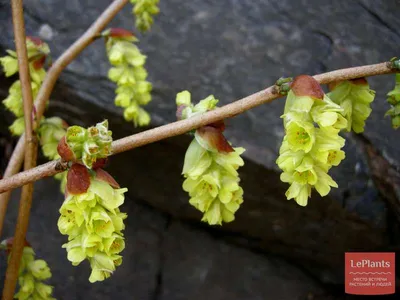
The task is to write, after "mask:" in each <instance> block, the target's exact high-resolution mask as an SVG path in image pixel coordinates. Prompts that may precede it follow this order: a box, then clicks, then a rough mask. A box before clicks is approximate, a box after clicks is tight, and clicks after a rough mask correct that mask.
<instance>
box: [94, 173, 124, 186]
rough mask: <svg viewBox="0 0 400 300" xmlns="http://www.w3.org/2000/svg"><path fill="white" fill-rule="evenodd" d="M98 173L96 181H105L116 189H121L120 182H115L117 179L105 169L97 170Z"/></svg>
mask: <svg viewBox="0 0 400 300" xmlns="http://www.w3.org/2000/svg"><path fill="white" fill-rule="evenodd" d="M95 172H96V179H97V180H100V181H104V182H106V183H108V184H109V185H111V186H112V187H113V188H114V189H119V188H120V185H119V184H118V182H116V181H115V179H114V178H113V177H112V176H111V175H110V174H109V173H108V172H106V171H104V170H103V169H97V170H95Z"/></svg>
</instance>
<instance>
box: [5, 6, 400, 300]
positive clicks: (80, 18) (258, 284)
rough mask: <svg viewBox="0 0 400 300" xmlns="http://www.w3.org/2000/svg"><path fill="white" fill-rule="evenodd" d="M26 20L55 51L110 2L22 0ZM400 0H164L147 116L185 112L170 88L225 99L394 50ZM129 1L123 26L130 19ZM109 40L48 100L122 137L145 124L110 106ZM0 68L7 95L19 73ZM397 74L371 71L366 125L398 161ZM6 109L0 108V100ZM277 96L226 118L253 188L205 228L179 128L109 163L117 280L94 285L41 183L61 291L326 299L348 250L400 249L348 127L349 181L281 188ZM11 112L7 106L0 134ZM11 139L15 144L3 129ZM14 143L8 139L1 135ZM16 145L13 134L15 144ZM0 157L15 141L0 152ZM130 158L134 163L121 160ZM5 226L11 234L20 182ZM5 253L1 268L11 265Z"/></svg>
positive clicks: (46, 237) (163, 118) (42, 223)
mask: <svg viewBox="0 0 400 300" xmlns="http://www.w3.org/2000/svg"><path fill="white" fill-rule="evenodd" d="M24 4H25V20H26V25H27V33H28V34H29V35H36V36H41V37H42V38H43V39H44V40H45V41H46V42H47V43H48V44H49V46H50V48H51V50H52V56H53V58H57V57H58V56H59V55H60V54H61V53H62V51H63V49H65V48H66V47H67V46H69V45H70V44H71V43H73V42H74V41H75V40H76V38H78V37H79V36H80V34H82V32H83V31H84V30H85V29H86V28H87V27H88V26H89V25H90V24H91V23H92V22H93V21H94V20H95V18H96V17H97V16H98V15H99V14H100V13H101V12H102V11H103V10H104V8H105V7H106V6H107V5H108V4H109V1H105V0H96V1H95V0H90V1H89V0H88V1H78V0H74V1H63V0H25V1H24ZM399 5H400V2H399V1H397V0H386V1H373V0H370V1H362V0H360V1H345V0H339V1H328V0H319V1H315V0H307V1H305V0H303V1H294V0H270V1H261V0H253V1H250V0H247V1H246V0H240V1H239V0H221V1H209V0H202V1H200V0H199V1H198V0H192V1H182V0H170V1H161V13H160V15H159V16H157V17H156V20H155V24H154V26H153V29H152V31H151V32H150V33H148V34H145V35H140V34H139V38H140V43H139V46H140V48H141V49H142V51H143V52H144V53H145V54H146V55H147V56H148V62H147V69H148V71H149V80H150V81H151V82H152V83H153V86H154V92H153V101H152V102H151V104H150V105H149V106H148V109H149V111H150V112H151V114H152V126H158V125H161V124H165V123H168V122H171V121H174V118H175V94H176V93H177V92H179V91H181V90H184V89H188V90H190V91H191V92H192V95H193V98H194V99H196V100H197V99H202V98H204V97H206V96H207V95H209V94H214V95H215V96H216V97H217V98H218V99H220V103H221V105H223V104H227V103H230V102H232V101H234V100H237V99H239V98H241V97H244V96H246V95H249V94H251V93H254V92H256V91H258V90H261V89H263V88H265V87H267V86H269V85H271V84H273V83H274V82H275V80H276V79H277V78H278V77H280V76H295V75H298V74H302V73H305V74H315V73H320V72H325V71H328V70H333V69H337V68H343V67H349V66H355V65H362V64H371V63H377V62H381V61H385V60H388V59H390V58H391V57H393V56H396V55H399V53H398V51H399V50H398V45H399V42H400V33H399V31H398V28H399V25H400V21H399V19H398V14H397V13H396V12H397V11H398V7H399ZM130 10H131V7H130V6H129V5H128V6H127V7H126V8H125V9H124V10H123V11H122V12H121V13H120V14H119V15H118V16H117V18H116V19H115V20H114V21H113V23H112V25H113V26H118V27H124V28H127V29H132V27H133V17H132V15H131V12H130ZM0 21H1V22H0V31H1V32H2V34H1V36H0V51H1V53H2V54H3V53H4V51H5V49H9V48H13V47H14V46H13V33H12V30H11V28H12V24H11V13H10V7H9V1H5V0H0ZM108 68H109V64H108V63H107V59H106V56H105V52H104V46H103V42H102V41H96V42H95V43H93V45H91V46H90V47H89V48H87V49H86V50H85V51H84V52H83V53H82V54H81V55H80V56H79V57H78V59H77V60H75V61H74V62H73V63H72V64H71V65H69V66H68V67H67V69H66V70H65V71H64V72H63V74H62V76H61V78H60V80H59V82H58V84H57V86H56V88H55V91H54V93H53V95H52V99H51V102H50V105H49V112H48V113H46V115H48V116H50V115H58V116H60V117H63V118H64V119H65V120H66V121H67V122H68V123H69V124H80V125H90V124H93V123H96V122H98V121H100V120H102V119H103V118H108V119H109V121H110V124H111V129H112V130H113V132H114V137H115V138H119V137H122V136H124V135H128V134H132V133H133V132H137V130H134V129H133V126H132V125H131V124H128V123H126V122H124V120H123V118H122V116H121V111H120V110H119V109H118V108H116V107H114V106H113V98H114V97H113V88H114V86H113V84H112V83H110V82H109V81H108V80H107V78H106V74H107V70H108ZM0 76H2V78H1V81H0V96H1V97H2V98H5V97H6V94H7V90H8V87H9V85H10V84H11V83H12V81H13V80H14V78H12V79H6V78H4V77H3V75H0ZM393 81H394V79H393V76H388V75H387V76H380V77H376V78H371V80H370V84H371V86H372V88H374V89H376V91H377V96H376V100H375V101H374V103H373V113H372V115H371V117H370V119H369V120H368V122H367V127H366V131H365V138H366V139H369V140H370V141H371V142H372V145H373V147H374V148H375V149H376V150H377V151H378V153H379V155H382V157H381V158H382V159H384V160H387V161H388V162H389V163H390V164H391V165H392V167H393V170H395V171H396V170H398V168H399V167H400V152H399V151H398V147H399V137H400V135H399V132H396V131H394V130H392V129H391V127H390V121H389V119H387V118H383V115H384V112H385V111H386V110H387V109H388V107H387V104H386V103H385V94H386V93H387V91H389V90H390V89H391V88H392V85H393ZM1 109H3V108H1ZM282 110H283V100H282V99H281V100H277V101H275V102H273V103H271V104H267V105H263V106H261V107H258V108H255V109H253V110H251V111H248V112H246V113H244V114H242V115H240V116H238V117H235V118H233V119H231V120H228V122H227V123H228V129H227V131H226V133H227V136H228V138H229V140H230V141H232V142H233V143H234V144H235V145H238V146H239V145H240V146H243V147H245V148H246V149H247V151H246V152H245V158H246V165H245V167H243V168H242V169H240V170H241V172H240V173H241V178H242V185H243V188H244V190H245V202H244V204H243V205H242V207H241V209H240V210H239V212H238V213H237V219H236V221H235V222H233V223H231V224H228V225H224V226H223V227H216V228H211V227H209V226H206V225H204V224H200V223H199V220H200V214H198V213H197V212H196V211H195V210H194V209H193V208H192V207H191V206H190V205H189V204H188V203H187V200H188V199H187V195H186V194H185V193H184V192H183V191H182V189H181V183H182V178H181V177H180V172H181V167H182V162H183V155H184V153H185V151H186V148H187V146H188V143H189V142H190V138H189V137H187V136H181V137H177V138H171V139H168V140H164V141H161V142H159V143H156V144H151V145H147V146H145V147H142V148H138V149H135V150H132V151H130V152H126V153H123V154H120V155H117V156H115V157H113V158H112V163H111V165H110V166H109V168H108V169H109V171H110V172H111V173H112V174H113V175H114V176H115V178H116V179H117V181H118V182H120V183H121V185H123V186H127V187H128V188H129V192H128V194H129V196H128V199H127V201H126V204H124V208H123V209H124V211H126V212H128V214H129V216H130V217H129V219H128V221H127V229H126V238H127V249H126V250H125V251H124V264H123V265H122V267H120V268H119V270H118V271H117V272H116V273H115V274H114V275H113V277H112V278H111V279H110V280H107V281H106V282H104V283H101V284H95V285H90V284H89V283H88V281H87V277H88V274H89V273H88V272H89V271H88V269H87V268H85V267H78V268H74V267H72V266H71V265H70V264H69V263H68V262H67V260H66V257H65V252H64V250H63V249H61V248H60V246H61V245H62V243H63V242H64V241H65V239H64V237H62V236H61V235H60V234H59V233H58V232H57V228H56V226H55V224H56V220H57V218H58V216H57V215H58V212H57V210H58V207H59V206H60V204H61V201H62V196H61V195H60V194H59V193H58V190H57V189H58V187H57V183H56V182H55V181H54V180H53V179H46V180H43V181H40V182H38V183H37V184H36V186H35V198H34V207H33V211H32V218H31V225H30V229H29V238H30V240H31V241H32V244H33V246H34V247H35V249H36V251H37V253H38V255H39V256H41V257H43V258H45V259H46V260H47V261H48V262H49V264H50V266H51V268H52V270H53V273H54V276H53V278H52V284H53V285H54V286H55V295H56V297H57V298H58V299H81V298H85V299H109V298H118V299H126V298H127V299H130V298H132V299H168V300H169V299H188V298H193V299H203V298H209V299H318V298H319V297H320V298H321V299H328V298H329V297H341V295H342V294H343V287H342V283H343V257H344V252H345V251H353V250H357V251H388V250H390V251H396V250H397V249H399V235H398V228H399V224H398V222H397V221H396V219H395V218H394V216H393V213H392V211H393V207H392V206H391V205H392V204H390V205H389V204H388V203H393V202H388V201H387V199H386V198H385V197H386V196H385V195H386V194H387V193H385V191H382V190H381V189H382V188H381V186H379V188H377V186H376V185H375V184H374V180H376V178H375V177H373V176H372V175H371V171H370V168H369V165H368V160H367V154H366V153H365V151H364V148H363V147H362V142H360V140H359V139H356V138H354V136H352V135H348V136H346V137H347V143H346V149H345V150H346V155H347V158H346V160H345V161H344V162H343V163H342V164H341V165H340V166H339V167H338V168H336V170H334V172H333V176H334V178H335V180H336V181H337V182H338V183H339V186H340V188H339V189H337V190H335V191H332V193H331V194H330V196H329V197H324V198H321V197H317V196H316V195H315V197H313V198H312V199H311V201H310V204H309V205H308V206H307V207H306V208H302V207H299V206H297V205H296V204H295V203H294V201H286V200H285V196H284V193H285V190H286V189H287V186H286V185H285V184H283V183H281V182H280V180H279V170H278V169H277V167H276V165H275V163H274V161H275V159H276V157H277V154H278V149H279V145H280V142H281V139H282V137H283V128H282V125H281V120H280V119H279V116H280V115H281V113H282ZM11 121H12V117H11V116H10V115H9V114H8V113H7V112H4V110H2V111H1V118H0V129H1V134H2V136H3V137H4V140H5V141H9V140H10V139H9V138H8V136H7V134H8V133H7V124H10V123H11ZM3 144H7V143H3ZM5 148H7V147H5ZM7 149H8V148H7ZM3 152H4V153H5V154H4V157H3V159H2V164H3V168H4V164H5V161H6V160H7V155H8V154H7V153H8V151H3ZM127 166H129V167H127ZM13 198H14V199H15V200H13V201H12V205H11V206H10V209H9V211H10V214H9V215H8V217H7V220H6V222H7V226H6V229H5V232H4V236H9V235H12V234H13V230H14V221H15V215H16V209H17V202H18V201H17V200H16V199H18V195H17V194H15V195H14V196H13ZM4 263H5V260H4V257H2V260H1V261H0V272H3V271H4V270H5V269H4Z"/></svg>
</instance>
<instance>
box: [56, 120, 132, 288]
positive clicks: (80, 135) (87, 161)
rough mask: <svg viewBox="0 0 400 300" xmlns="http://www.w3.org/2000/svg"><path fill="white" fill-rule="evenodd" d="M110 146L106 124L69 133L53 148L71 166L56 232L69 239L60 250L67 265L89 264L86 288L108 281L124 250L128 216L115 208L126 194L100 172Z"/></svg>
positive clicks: (109, 134) (109, 151)
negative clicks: (94, 283) (64, 250)
mask: <svg viewBox="0 0 400 300" xmlns="http://www.w3.org/2000/svg"><path fill="white" fill-rule="evenodd" d="M111 142H112V137H111V131H109V130H108V123H107V121H104V122H101V123H98V124H96V126H93V127H89V128H88V129H85V128H82V127H80V126H72V127H69V128H68V129H67V134H66V136H65V137H64V138H63V139H61V140H60V142H59V145H58V148H57V150H58V154H59V155H60V156H61V157H62V158H63V159H64V160H67V161H72V162H74V163H73V164H72V166H71V167H70V169H69V170H68V173H67V184H66V193H65V197H66V198H65V201H64V203H63V204H62V206H61V208H60V214H61V216H60V218H59V220H58V228H59V230H60V232H61V234H64V235H68V243H66V244H64V245H63V247H64V248H66V249H67V252H68V260H70V261H71V262H72V264H73V265H74V266H77V265H79V264H80V263H81V262H82V261H83V260H85V259H88V260H89V262H90V266H91V268H92V273H91V275H90V277H89V281H90V282H96V281H102V280H104V279H106V278H108V277H109V276H110V275H111V274H112V273H113V272H114V271H115V269H116V267H117V266H119V265H120V264H121V263H122V256H121V255H119V253H120V252H121V251H122V250H123V249H124V247H125V242H124V236H123V233H122V230H123V229H124V228H125V225H124V222H123V220H124V219H125V218H126V217H127V215H126V214H125V213H121V212H120V210H119V207H120V206H121V205H122V204H123V203H124V199H125V197H124V193H125V192H126V191H127V189H126V188H119V185H118V183H117V182H116V181H115V180H114V179H113V178H112V177H111V175H109V174H108V173H107V172H106V171H104V170H103V169H101V167H102V166H103V164H104V163H103V161H104V159H105V158H106V157H107V156H108V155H110V153H111ZM82 163H83V164H82ZM89 169H90V170H89Z"/></svg>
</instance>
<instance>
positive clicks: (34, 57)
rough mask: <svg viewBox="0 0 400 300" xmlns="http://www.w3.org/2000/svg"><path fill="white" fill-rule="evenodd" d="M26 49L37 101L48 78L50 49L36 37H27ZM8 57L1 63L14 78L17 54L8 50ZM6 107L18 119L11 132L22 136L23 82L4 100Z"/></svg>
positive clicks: (16, 82)
mask: <svg viewBox="0 0 400 300" xmlns="http://www.w3.org/2000/svg"><path fill="white" fill-rule="evenodd" d="M26 47H27V52H28V59H29V62H30V63H29V71H30V77H31V87H32V96H33V99H35V97H36V95H37V93H38V92H39V89H40V86H41V85H42V82H43V80H44V77H45V76H46V71H45V70H44V68H43V67H44V63H45V60H46V57H47V55H48V54H49V53H50V49H49V47H48V45H47V44H46V43H43V42H42V41H41V40H40V39H38V38H34V37H27V39H26ZM7 53H8V55H7V56H4V57H1V58H0V63H1V64H2V66H3V69H4V72H5V75H6V76H7V77H9V76H12V75H14V74H16V73H17V72H18V61H17V53H16V52H15V51H12V50H7ZM3 104H4V106H5V107H6V108H7V109H8V110H9V111H11V112H12V113H13V114H14V115H15V117H16V118H17V119H16V120H15V121H14V123H13V124H11V126H10V127H9V128H10V131H11V133H12V134H13V135H21V134H22V133H23V132H24V130H25V121H24V109H23V101H22V91H21V82H20V81H19V80H17V81H15V82H14V83H13V84H12V85H11V87H10V89H9V95H8V97H7V98H6V99H4V100H3Z"/></svg>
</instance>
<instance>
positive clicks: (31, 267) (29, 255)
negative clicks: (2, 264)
mask: <svg viewBox="0 0 400 300" xmlns="http://www.w3.org/2000/svg"><path fill="white" fill-rule="evenodd" d="M12 242H13V239H12V238H11V239H7V240H5V241H3V242H2V243H1V246H3V247H5V249H6V250H7V252H8V253H10V251H11V248H12ZM9 256H10V255H9ZM50 277H51V272H50V268H49V267H48V265H47V263H46V262H45V261H44V260H42V259H35V252H34V251H33V249H32V248H31V247H30V246H29V244H28V243H26V246H25V247H24V250H23V253H22V257H21V262H20V266H19V271H18V283H19V288H18V292H17V293H16V294H15V295H14V299H19V300H26V299H33V300H55V298H53V297H52V293H53V287H52V286H50V285H47V284H46V283H44V282H43V281H44V280H47V279H49V278H50Z"/></svg>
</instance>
